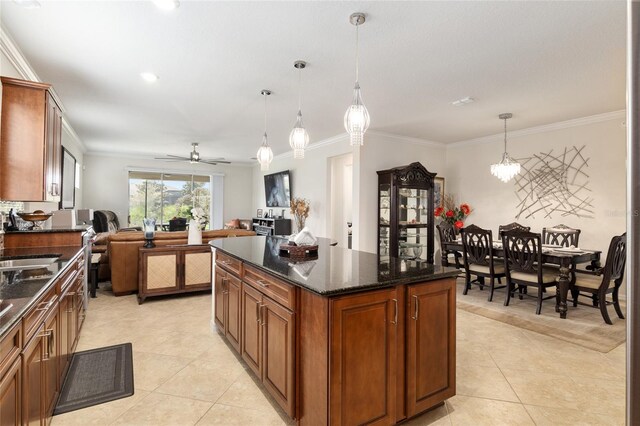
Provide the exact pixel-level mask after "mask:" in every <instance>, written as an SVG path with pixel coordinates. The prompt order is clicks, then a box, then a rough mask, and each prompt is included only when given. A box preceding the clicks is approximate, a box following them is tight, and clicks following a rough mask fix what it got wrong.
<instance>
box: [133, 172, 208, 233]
mask: <svg viewBox="0 0 640 426" xmlns="http://www.w3.org/2000/svg"><path fill="white" fill-rule="evenodd" d="M193 207H201V208H202V209H203V210H204V211H205V212H207V214H208V215H209V217H211V212H212V208H211V207H212V206H211V177H210V176H198V175H189V174H177V173H157V172H144V171H130V172H129V226H141V224H142V219H143V218H145V217H150V218H155V219H156V223H157V224H160V225H168V224H169V220H171V219H173V218H174V217H184V218H190V217H191V209H192V208H193ZM206 227H207V229H210V228H211V221H209V222H208V223H207V225H206Z"/></svg>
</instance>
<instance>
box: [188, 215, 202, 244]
mask: <svg viewBox="0 0 640 426" xmlns="http://www.w3.org/2000/svg"><path fill="white" fill-rule="evenodd" d="M187 244H202V230H200V224H199V223H198V222H196V221H195V220H193V219H191V220H190V221H189V234H188V237H187Z"/></svg>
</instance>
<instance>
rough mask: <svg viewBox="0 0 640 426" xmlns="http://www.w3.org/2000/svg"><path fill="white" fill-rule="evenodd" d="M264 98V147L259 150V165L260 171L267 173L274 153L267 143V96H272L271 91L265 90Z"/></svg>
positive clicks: (263, 91) (261, 146) (262, 92)
mask: <svg viewBox="0 0 640 426" xmlns="http://www.w3.org/2000/svg"><path fill="white" fill-rule="evenodd" d="M260 94H261V95H262V96H264V135H263V136H262V145H260V149H258V154H257V155H256V157H258V163H260V170H262V171H263V172H266V171H267V170H269V164H271V162H272V161H273V151H272V150H271V147H270V146H269V142H267V96H269V95H270V94H271V91H270V90H268V89H264V90H262V91H261V92H260Z"/></svg>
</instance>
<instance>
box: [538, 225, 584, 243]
mask: <svg viewBox="0 0 640 426" xmlns="http://www.w3.org/2000/svg"><path fill="white" fill-rule="evenodd" d="M579 239H580V230H579V229H575V228H570V227H568V226H566V225H562V224H561V225H556V226H554V227H552V228H542V244H554V245H558V246H562V247H570V246H574V247H578V240H579Z"/></svg>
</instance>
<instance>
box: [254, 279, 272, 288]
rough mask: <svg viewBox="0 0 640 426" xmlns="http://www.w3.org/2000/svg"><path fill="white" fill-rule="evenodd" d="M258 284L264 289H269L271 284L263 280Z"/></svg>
mask: <svg viewBox="0 0 640 426" xmlns="http://www.w3.org/2000/svg"><path fill="white" fill-rule="evenodd" d="M256 283H258V285H259V286H260V287H263V288H267V287H269V283H266V282H264V281H262V280H258V281H256Z"/></svg>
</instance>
